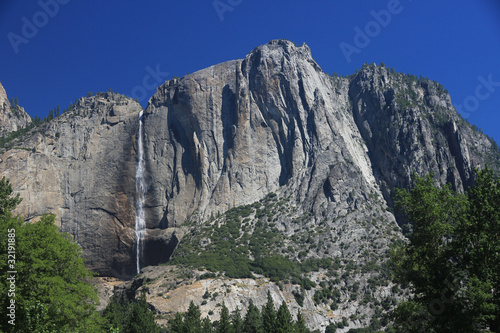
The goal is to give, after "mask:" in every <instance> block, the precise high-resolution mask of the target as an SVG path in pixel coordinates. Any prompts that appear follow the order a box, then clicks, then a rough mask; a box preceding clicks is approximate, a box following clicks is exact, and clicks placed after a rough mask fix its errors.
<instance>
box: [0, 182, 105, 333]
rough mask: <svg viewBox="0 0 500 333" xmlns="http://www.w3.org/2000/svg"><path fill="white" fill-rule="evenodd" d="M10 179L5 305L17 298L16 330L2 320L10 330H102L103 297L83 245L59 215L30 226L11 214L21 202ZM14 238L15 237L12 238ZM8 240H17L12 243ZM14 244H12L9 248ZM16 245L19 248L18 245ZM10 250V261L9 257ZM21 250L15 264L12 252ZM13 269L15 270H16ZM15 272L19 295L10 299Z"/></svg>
mask: <svg viewBox="0 0 500 333" xmlns="http://www.w3.org/2000/svg"><path fill="white" fill-rule="evenodd" d="M11 194H12V187H11V185H10V183H9V181H8V180H5V178H3V179H2V180H1V181H0V306H1V307H2V308H3V309H5V308H6V307H7V306H8V305H9V304H10V302H11V300H15V306H16V313H15V315H16V317H15V324H16V325H15V326H12V325H10V324H8V323H6V321H5V320H2V321H1V322H0V330H2V331H4V332H11V331H16V332H53V331H55V330H57V331H58V332H78V331H80V332H81V331H85V332H98V331H100V330H101V323H102V321H101V318H100V316H99V313H98V312H97V311H96V309H95V304H96V303H97V293H96V290H95V288H94V287H93V286H92V285H91V284H90V279H91V277H92V274H91V273H90V272H89V271H87V270H86V268H85V266H84V263H83V259H82V257H81V249H80V247H79V246H78V245H77V244H76V243H75V242H74V241H73V240H72V239H71V237H70V236H69V235H68V234H63V233H59V232H58V228H57V227H56V226H55V225H54V220H55V216H54V215H43V216H42V217H41V218H40V221H38V222H36V223H25V222H24V221H23V220H22V219H21V218H20V217H14V216H12V213H11V211H12V210H13V209H14V208H15V206H16V205H17V204H18V203H19V202H20V199H19V197H18V196H16V197H11ZM9 236H12V237H9ZM8 238H11V239H15V242H14V243H12V242H11V243H9V242H8ZM8 244H10V245H11V247H10V248H8ZM12 244H14V245H12ZM9 250H10V252H11V253H10V257H9ZM13 252H15V262H13V261H8V260H13V257H12V253H13ZM10 265H12V266H10ZM13 270H15V271H16V272H17V273H16V274H15V278H16V279H15V296H14V295H12V297H9V296H8V294H9V292H8V291H9V289H11V285H10V283H9V281H8V280H7V278H12V274H11V273H8V271H13Z"/></svg>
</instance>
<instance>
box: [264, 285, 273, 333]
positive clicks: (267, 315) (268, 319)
mask: <svg viewBox="0 0 500 333" xmlns="http://www.w3.org/2000/svg"><path fill="white" fill-rule="evenodd" d="M275 323H276V310H275V309H274V302H273V298H272V297H271V292H269V291H267V303H266V305H265V306H264V307H263V308H262V327H263V329H264V332H266V333H274V332H276V331H275Z"/></svg>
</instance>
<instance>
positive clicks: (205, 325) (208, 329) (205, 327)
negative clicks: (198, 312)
mask: <svg viewBox="0 0 500 333" xmlns="http://www.w3.org/2000/svg"><path fill="white" fill-rule="evenodd" d="M201 331H202V332H203V333H213V331H214V329H213V328H212V322H211V321H210V318H208V317H205V318H204V319H203V322H202V324H201Z"/></svg>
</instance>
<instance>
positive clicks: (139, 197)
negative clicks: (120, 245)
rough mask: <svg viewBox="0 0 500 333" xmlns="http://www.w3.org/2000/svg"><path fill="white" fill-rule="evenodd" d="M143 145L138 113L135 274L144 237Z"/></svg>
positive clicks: (141, 255) (139, 262) (144, 187)
mask: <svg viewBox="0 0 500 333" xmlns="http://www.w3.org/2000/svg"><path fill="white" fill-rule="evenodd" d="M144 169H145V162H144V144H143V141H142V111H141V112H140V113H139V131H138V132H137V170H136V172H135V195H136V201H135V211H136V216H135V239H136V266H137V274H139V273H140V271H141V259H142V257H143V252H144V238H145V236H146V216H145V214H144V201H145V197H146V180H145V179H144Z"/></svg>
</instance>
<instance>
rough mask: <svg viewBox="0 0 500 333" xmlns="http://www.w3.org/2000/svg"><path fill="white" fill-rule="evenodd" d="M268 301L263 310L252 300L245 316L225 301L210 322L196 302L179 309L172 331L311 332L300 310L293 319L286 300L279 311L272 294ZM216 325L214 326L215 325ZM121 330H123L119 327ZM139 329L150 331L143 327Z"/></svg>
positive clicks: (173, 320) (171, 332)
mask: <svg viewBox="0 0 500 333" xmlns="http://www.w3.org/2000/svg"><path fill="white" fill-rule="evenodd" d="M267 299H268V301H267V303H266V305H265V306H264V307H263V308H262V313H261V311H259V309H258V308H257V307H256V306H255V305H254V304H253V302H252V300H250V304H249V306H248V309H247V313H246V315H245V318H244V319H243V320H242V318H241V315H240V310H239V309H236V311H235V312H234V314H232V315H230V314H229V310H228V308H227V307H226V306H225V305H224V304H223V305H222V309H221V313H220V319H219V320H218V321H217V322H215V323H211V322H210V319H209V317H205V318H204V319H203V320H201V319H200V310H199V308H198V307H197V306H195V305H194V304H193V302H191V303H190V305H189V310H188V312H186V313H177V314H176V315H175V317H174V318H172V319H170V320H169V331H168V332H170V333H198V332H201V333H211V332H217V333H219V332H220V333H292V332H295V333H311V331H310V330H309V329H308V328H307V327H306V325H305V322H304V318H303V317H302V314H301V313H300V312H299V313H298V314H297V320H296V321H294V320H293V317H292V315H291V314H290V311H289V310H288V306H287V305H286V303H285V302H283V303H282V304H281V306H280V307H279V309H278V311H276V310H275V307H274V303H273V300H272V297H271V294H270V293H268V295H267ZM214 326H215V330H214V328H213V327H214ZM120 332H122V331H121V330H120ZM138 332H150V331H147V330H142V331H138Z"/></svg>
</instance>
